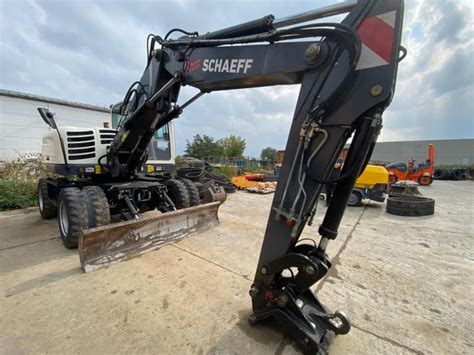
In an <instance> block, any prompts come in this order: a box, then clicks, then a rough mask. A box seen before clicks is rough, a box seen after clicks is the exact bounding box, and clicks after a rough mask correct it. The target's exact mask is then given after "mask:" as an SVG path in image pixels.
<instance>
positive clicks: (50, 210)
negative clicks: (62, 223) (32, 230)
mask: <svg viewBox="0 0 474 355" xmlns="http://www.w3.org/2000/svg"><path fill="white" fill-rule="evenodd" d="M38 209H39V212H40V214H41V218H43V219H49V218H53V217H56V214H57V209H56V205H54V203H53V202H52V201H51V199H50V198H49V194H48V180H47V179H39V181H38Z"/></svg>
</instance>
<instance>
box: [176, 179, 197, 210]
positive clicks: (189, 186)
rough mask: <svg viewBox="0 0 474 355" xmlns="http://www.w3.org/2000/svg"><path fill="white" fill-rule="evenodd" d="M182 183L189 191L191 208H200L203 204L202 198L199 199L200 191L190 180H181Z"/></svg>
mask: <svg viewBox="0 0 474 355" xmlns="http://www.w3.org/2000/svg"><path fill="white" fill-rule="evenodd" d="M179 181H181V182H182V183H183V184H184V185H185V186H186V189H187V190H188V198H189V205H190V207H193V206H198V205H199V204H200V203H201V198H200V197H199V190H198V189H197V187H196V185H195V184H194V183H193V182H192V181H191V180H188V179H181V180H179Z"/></svg>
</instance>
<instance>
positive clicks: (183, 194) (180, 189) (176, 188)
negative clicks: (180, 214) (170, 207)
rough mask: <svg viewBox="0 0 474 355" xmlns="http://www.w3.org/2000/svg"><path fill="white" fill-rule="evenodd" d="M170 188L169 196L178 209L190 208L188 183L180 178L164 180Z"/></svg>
mask: <svg viewBox="0 0 474 355" xmlns="http://www.w3.org/2000/svg"><path fill="white" fill-rule="evenodd" d="M164 184H165V185H166V187H167V188H168V192H167V193H168V196H169V198H170V199H171V201H173V203H174V205H175V206H176V208H177V209H178V210H180V209H182V208H188V207H189V205H190V202H189V194H188V190H187V188H186V185H185V184H184V183H182V182H181V181H180V180H176V179H169V180H166V181H165V182H164Z"/></svg>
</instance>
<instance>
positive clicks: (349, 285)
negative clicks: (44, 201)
mask: <svg viewBox="0 0 474 355" xmlns="http://www.w3.org/2000/svg"><path fill="white" fill-rule="evenodd" d="M422 192H423V193H424V194H425V195H426V196H428V197H433V198H435V199H436V212H435V215H434V216H428V217H418V218H413V217H398V216H392V215H389V214H386V213H385V206H384V205H383V204H378V203H366V204H365V205H364V206H363V207H359V208H348V209H347V213H346V215H345V217H344V220H343V223H342V226H341V229H340V234H339V237H338V239H336V240H335V241H334V242H333V243H332V244H330V247H329V250H328V253H329V255H330V256H331V257H332V258H333V263H334V267H333V268H332V269H331V271H330V273H329V275H328V276H327V277H326V278H325V279H324V280H323V281H322V282H320V283H319V284H318V285H317V286H316V287H315V289H316V291H317V292H318V295H319V297H320V299H321V300H322V301H323V302H324V303H325V304H326V305H328V306H329V307H330V308H332V309H342V310H344V311H346V313H348V314H349V315H350V317H351V319H352V323H353V328H352V330H351V332H350V333H349V334H348V335H345V336H340V337H337V338H336V339H335V341H334V343H333V345H332V347H331V349H330V350H331V353H332V354H369V353H384V354H413V353H415V354H440V353H442V354H450V353H452V354H470V353H472V352H473V347H474V336H473V335H472V332H471V329H472V328H473V325H474V324H473V323H474V322H473V320H472V311H473V305H474V302H473V300H472V299H473V296H474V294H473V289H472V285H473V281H474V279H473V278H474V277H473V276H472V275H474V273H473V271H474V264H473V261H474V255H473V254H474V252H473V240H472V238H473V235H474V226H473V217H474V216H473V214H474V209H473V207H472V206H474V197H473V196H474V183H473V182H471V181H461V182H453V181H435V183H434V184H433V185H432V186H430V187H425V188H422ZM271 199H272V196H271V195H255V194H248V193H245V192H238V193H236V194H233V195H230V196H229V198H228V201H227V202H226V203H225V204H224V205H223V206H222V207H221V209H220V213H219V216H220V220H221V225H220V226H219V227H217V228H215V229H213V230H210V231H208V232H205V233H202V234H200V235H198V236H195V237H193V238H192V239H188V240H183V241H180V242H178V243H176V244H173V245H169V246H166V247H164V248H162V249H160V250H158V251H154V252H150V253H148V254H146V255H143V256H142V257H139V258H136V259H133V260H130V261H127V262H122V263H119V264H115V265H112V266H110V267H108V268H106V269H102V270H99V271H96V272H92V273H90V274H87V275H86V274H84V273H82V271H81V269H80V267H79V259H78V256H77V251H71V250H66V249H65V248H64V247H63V246H62V243H61V241H60V239H59V238H58V232H57V225H56V221H55V220H50V221H44V220H41V219H40V217H39V214H38V213H37V212H36V211H35V210H33V211H29V213H24V212H25V211H16V212H8V213H2V214H0V288H1V292H2V293H1V294H0V310H1V313H2V317H0V327H1V329H2V332H1V333H0V352H1V353H46V352H47V353H53V354H56V353H130V352H132V353H138V352H140V353H161V354H167V353H171V352H179V353H184V354H196V353H197V354H204V353H207V354H248V353H253V354H293V353H296V352H297V350H296V349H295V348H294V346H293V345H292V343H291V341H290V340H289V339H287V338H286V337H284V336H283V335H282V333H280V332H279V331H278V329H277V328H275V327H272V326H271V325H257V326H256V327H250V326H249V325H248V323H247V317H248V315H249V314H250V312H251V303H250V297H249V296H248V289H249V287H250V284H251V280H252V278H253V275H254V272H255V267H256V263H257V259H258V255H259V251H260V247H261V243H262V238H263V233H264V229H265V225H266V219H267V216H268V212H269V208H270V203H271ZM324 212H325V208H324V207H321V208H320V210H319V211H318V214H317V218H316V221H315V223H314V226H313V227H309V228H307V229H305V232H304V237H313V238H314V237H316V236H317V227H318V224H319V223H317V222H318V221H320V220H321V218H322V216H323V213H324Z"/></svg>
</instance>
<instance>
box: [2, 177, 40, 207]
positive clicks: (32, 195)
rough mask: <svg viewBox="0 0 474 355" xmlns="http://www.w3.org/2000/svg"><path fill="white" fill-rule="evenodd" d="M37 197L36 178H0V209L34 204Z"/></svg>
mask: <svg viewBox="0 0 474 355" xmlns="http://www.w3.org/2000/svg"><path fill="white" fill-rule="evenodd" d="M37 198H38V191H37V189H36V180H27V181H21V180H1V179H0V211H5V210H12V209H15V208H26V207H31V206H34V205H35V204H36V201H37Z"/></svg>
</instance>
